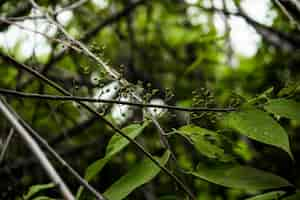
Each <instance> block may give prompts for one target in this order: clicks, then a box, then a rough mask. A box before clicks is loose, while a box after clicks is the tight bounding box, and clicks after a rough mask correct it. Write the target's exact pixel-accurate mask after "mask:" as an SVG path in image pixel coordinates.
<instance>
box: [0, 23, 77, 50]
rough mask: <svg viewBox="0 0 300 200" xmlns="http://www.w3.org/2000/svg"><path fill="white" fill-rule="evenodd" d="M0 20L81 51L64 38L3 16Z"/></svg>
mask: <svg viewBox="0 0 300 200" xmlns="http://www.w3.org/2000/svg"><path fill="white" fill-rule="evenodd" d="M0 21H1V22H3V23H6V24H10V25H14V26H17V27H19V28H20V29H23V30H26V31H30V32H32V33H36V34H39V35H42V36H43V37H45V38H47V39H48V40H51V41H53V42H56V43H62V44H63V45H65V46H67V47H70V48H71V49H74V50H75V51H77V52H79V53H80V52H81V49H79V48H78V47H76V46H75V45H73V44H72V43H71V42H67V41H64V40H61V39H58V38H54V37H50V36H48V35H47V34H46V33H42V32H40V31H37V30H32V29H30V28H28V27H25V26H22V25H21V24H19V23H17V22H15V21H10V20H8V19H4V18H0Z"/></svg>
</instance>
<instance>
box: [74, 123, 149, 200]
mask: <svg viewBox="0 0 300 200" xmlns="http://www.w3.org/2000/svg"><path fill="white" fill-rule="evenodd" d="M148 124H149V123H148V122H145V123H144V124H143V125H140V124H131V125H129V126H127V127H125V128H123V129H122V132H123V133H125V134H126V135H128V136H129V137H130V138H131V139H134V138H135V137H137V136H138V135H139V134H140V133H142V132H143V130H144V128H145V127H146V126H147V125H148ZM128 144H129V141H128V140H127V139H126V138H124V137H122V136H121V135H120V134H117V133H116V134H114V135H113V136H112V137H111V139H110V141H109V142H108V145H107V147H106V151H105V156H104V158H101V159H99V160H96V161H95V162H93V163H92V164H91V165H89V166H88V168H87V169H86V171H85V179H86V180H87V181H90V180H92V179H93V178H94V177H95V176H96V175H97V174H98V173H99V172H100V171H101V170H102V169H103V167H104V166H105V165H106V163H107V162H108V161H110V160H111V159H112V157H113V156H115V155H116V154H117V153H119V152H120V151H121V150H122V149H124V148H125V147H126V146H127V145H128ZM82 191H83V187H82V186H81V187H80V188H79V190H78V192H77V195H76V197H77V199H78V198H79V197H80V195H81V193H82Z"/></svg>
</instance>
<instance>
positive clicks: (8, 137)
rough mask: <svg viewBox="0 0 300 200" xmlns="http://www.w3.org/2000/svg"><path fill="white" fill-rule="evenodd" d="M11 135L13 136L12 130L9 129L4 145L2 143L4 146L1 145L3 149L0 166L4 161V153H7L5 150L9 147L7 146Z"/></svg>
mask: <svg viewBox="0 0 300 200" xmlns="http://www.w3.org/2000/svg"><path fill="white" fill-rule="evenodd" d="M13 135H14V129H13V128H11V129H10V131H9V133H8V136H7V138H6V140H5V143H4V145H3V148H2V149H1V154H0V165H1V164H2V162H3V160H4V157H5V154H6V151H7V149H8V146H9V144H10V141H11V139H12V137H13Z"/></svg>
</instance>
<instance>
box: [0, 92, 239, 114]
mask: <svg viewBox="0 0 300 200" xmlns="http://www.w3.org/2000/svg"><path fill="white" fill-rule="evenodd" d="M0 94H2V95H12V96H17V97H22V98H33V99H45V100H52V101H83V102H98V103H110V104H121V105H130V106H137V107H142V108H143V107H148V108H163V109H170V110H177V111H185V112H231V111H236V108H207V107H193V108H187V107H180V106H171V105H160V104H147V103H136V102H130V101H120V100H109V99H95V98H91V97H78V96H58V95H47V94H37V93H27V92H19V91H15V90H8V89H3V88H0Z"/></svg>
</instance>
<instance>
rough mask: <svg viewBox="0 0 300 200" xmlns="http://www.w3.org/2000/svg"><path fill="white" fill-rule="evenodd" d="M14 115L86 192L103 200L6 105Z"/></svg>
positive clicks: (102, 198) (98, 199)
mask: <svg viewBox="0 0 300 200" xmlns="http://www.w3.org/2000/svg"><path fill="white" fill-rule="evenodd" d="M6 106H7V107H8V108H9V109H10V110H11V111H12V112H13V113H14V115H15V117H16V118H17V119H18V120H19V121H20V122H21V123H22V125H23V126H24V127H25V128H26V129H27V130H28V131H29V132H30V133H31V134H32V135H33V136H34V137H35V139H36V140H37V141H38V142H39V143H40V144H41V145H42V146H43V147H44V148H45V149H46V150H47V151H49V152H50V154H51V155H52V156H53V157H54V158H55V159H56V160H57V161H58V162H59V163H60V164H62V166H63V167H65V168H66V169H67V170H68V171H69V172H70V173H71V174H72V175H73V176H74V177H75V178H76V179H77V180H78V181H79V183H80V184H81V185H82V186H83V187H85V188H86V189H87V190H88V191H90V192H91V193H92V194H94V195H95V196H96V197H97V200H105V198H104V197H103V196H102V195H101V194H100V193H99V192H98V191H97V190H96V189H95V188H93V186H91V185H90V184H89V183H88V182H87V181H86V180H84V178H82V177H81V176H80V175H79V174H78V172H77V171H75V170H74V169H73V168H72V167H71V166H70V165H69V164H68V163H67V162H66V161H65V160H64V159H63V158H62V157H61V156H60V155H59V154H58V153H56V151H55V150H54V149H53V148H52V147H51V146H50V145H49V144H48V142H47V141H46V140H45V139H44V138H42V137H41V136H40V135H39V134H38V133H37V132H36V131H35V130H34V129H33V128H31V126H30V125H29V124H28V123H27V122H26V121H25V120H23V119H22V118H21V117H20V116H19V115H18V114H17V113H16V112H15V111H14V110H13V109H12V108H11V107H10V106H9V105H6Z"/></svg>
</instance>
